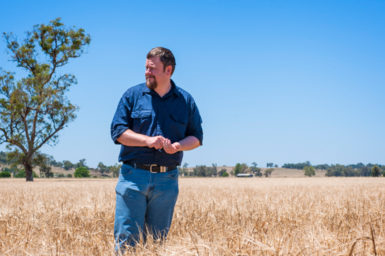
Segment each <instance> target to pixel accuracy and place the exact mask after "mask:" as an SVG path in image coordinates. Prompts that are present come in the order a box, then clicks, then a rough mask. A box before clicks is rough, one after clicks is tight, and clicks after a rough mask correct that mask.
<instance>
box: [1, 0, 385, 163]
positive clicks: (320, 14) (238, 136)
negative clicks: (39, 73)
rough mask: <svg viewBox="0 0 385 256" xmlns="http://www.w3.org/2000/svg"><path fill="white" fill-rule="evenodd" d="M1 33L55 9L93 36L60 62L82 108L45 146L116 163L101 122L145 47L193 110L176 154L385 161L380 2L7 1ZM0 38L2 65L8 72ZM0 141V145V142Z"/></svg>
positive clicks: (69, 156) (23, 27) (384, 40)
mask: <svg viewBox="0 0 385 256" xmlns="http://www.w3.org/2000/svg"><path fill="white" fill-rule="evenodd" d="M2 9H3V12H2V15H1V16H0V31H1V32H13V33H14V34H16V35H17V36H18V38H20V39H22V38H23V37H24V33H25V32H26V31H28V30H31V28H32V26H33V25H35V24H41V23H48V21H50V20H52V19H54V18H56V17H61V18H62V21H63V23H65V24H66V25H67V26H75V27H78V28H79V27H82V28H84V29H85V30H86V31H87V32H88V33H89V34H90V35H91V38H92V41H91V44H90V46H89V47H88V48H87V50H86V53H85V54H84V55H83V56H82V57H80V58H78V59H74V60H72V61H71V62H70V63H69V64H68V65H67V66H66V67H64V68H63V69H62V70H59V72H69V73H72V74H74V75H75V76H76V77H77V79H78V84H77V85H75V86H73V87H72V89H71V91H70V92H69V94H68V97H69V99H70V100H71V102H72V103H74V104H76V105H78V106H79V107H80V110H79V112H78V117H77V119H76V120H75V121H74V122H72V123H70V124H69V125H68V127H67V128H66V129H64V130H63V131H61V133H60V137H59V143H58V144H57V145H56V146H55V147H50V146H45V147H44V148H43V150H42V151H43V152H45V153H48V154H51V155H53V156H54V157H55V159H57V160H70V161H72V162H77V161H78V160H79V159H82V158H85V159H86V160H87V164H88V165H90V166H93V167H95V166H96V165H97V164H98V162H103V163H105V164H109V165H110V164H114V163H116V162H117V157H118V153H119V146H116V145H114V144H113V143H112V141H111V139H110V133H109V128H110V122H111V120H112V116H113V114H114V111H115V108H116V106H117V103H118V100H119V99H120V97H121V95H122V94H123V93H124V91H125V90H127V88H129V87H130V86H133V85H136V84H138V83H142V82H143V81H144V63H145V56H146V54H147V52H148V51H149V50H150V49H151V48H152V47H155V46H165V47H167V48H170V49H171V50H172V51H173V52H174V55H175V57H176V61H177V67H176V71H175V73H174V76H173V79H174V81H175V82H176V84H177V85H179V86H180V87H182V88H184V89H186V90H187V91H189V92H190V93H191V94H192V95H193V97H194V98H195V101H196V102H197V104H198V107H199V110H200V112H201V115H202V118H203V128H204V142H203V143H204V145H203V147H201V148H199V149H196V150H194V151H189V152H186V153H185V157H184V162H187V163H189V165H190V166H193V165H196V164H206V165H208V164H211V163H217V164H218V165H234V164H235V163H237V162H245V163H248V164H250V163H251V162H254V161H255V162H257V163H258V165H259V166H265V164H266V162H273V163H276V164H279V165H282V164H284V163H288V162H291V163H292V162H303V161H307V160H308V161H310V162H311V163H313V164H321V163H329V164H333V163H342V164H349V163H357V162H363V163H369V162H371V163H382V164H383V163H385V162H384V156H385V136H384V131H385V118H384V117H385V99H384V96H385V72H384V68H385V50H384V48H385V16H384V15H383V14H384V13H385V2H384V1H271V0H268V1H214V0H210V1H145V2H144V1H72V0H70V1H60V2H52V1H26V0H25V1H7V2H6V3H2ZM8 60H9V57H7V54H6V50H5V41H4V40H3V39H2V40H0V67H2V68H3V69H4V70H11V71H17V69H16V68H15V66H14V63H12V62H9V61H8ZM1 148H4V147H3V146H0V149H1Z"/></svg>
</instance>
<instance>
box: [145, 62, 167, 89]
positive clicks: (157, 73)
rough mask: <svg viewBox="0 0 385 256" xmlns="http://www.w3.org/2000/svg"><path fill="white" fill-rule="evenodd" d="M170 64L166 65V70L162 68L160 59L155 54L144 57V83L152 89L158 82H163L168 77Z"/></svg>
mask: <svg viewBox="0 0 385 256" xmlns="http://www.w3.org/2000/svg"><path fill="white" fill-rule="evenodd" d="M170 69H171V66H168V67H167V68H166V70H163V63H162V62H161V61H160V58H159V56H155V57H152V58H149V59H146V72H145V76H146V85H147V87H148V88H150V89H152V90H154V89H155V88H156V87H157V86H158V83H163V82H165V81H167V80H169V79H170V77H171V74H170Z"/></svg>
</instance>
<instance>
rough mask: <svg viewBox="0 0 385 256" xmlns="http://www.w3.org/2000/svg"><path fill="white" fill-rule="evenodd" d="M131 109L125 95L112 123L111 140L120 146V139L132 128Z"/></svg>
mask: <svg viewBox="0 0 385 256" xmlns="http://www.w3.org/2000/svg"><path fill="white" fill-rule="evenodd" d="M130 115H131V108H130V106H129V102H128V97H127V95H126V94H125V95H123V97H122V98H121V99H120V101H119V104H118V107H117V109H116V112H115V115H114V118H113V119H112V123H111V138H112V140H113V141H114V143H115V144H120V143H119V141H118V138H119V137H120V135H122V134H123V133H124V132H125V131H126V130H127V129H129V127H130V124H129V123H130Z"/></svg>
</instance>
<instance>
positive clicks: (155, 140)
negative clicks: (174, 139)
mask: <svg viewBox="0 0 385 256" xmlns="http://www.w3.org/2000/svg"><path fill="white" fill-rule="evenodd" d="M167 141H168V143H170V140H168V139H166V138H164V137H163V136H154V137H148V138H147V139H146V145H147V147H149V148H155V149H161V148H164V145H165V143H166V142H167Z"/></svg>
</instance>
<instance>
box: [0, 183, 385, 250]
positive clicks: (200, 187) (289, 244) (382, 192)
mask: <svg viewBox="0 0 385 256" xmlns="http://www.w3.org/2000/svg"><path fill="white" fill-rule="evenodd" d="M115 184H116V180H113V179H109V180H94V179H92V180H73V179H68V180H65V179H63V180H36V181H35V182H33V183H26V182H25V181H22V180H1V181H0V195H1V197H0V255H113V254H114V251H113V247H114V243H113V222H114V208H115V191H114V186H115ZM384 185H385V179H382V178H274V179H272V178H270V179H266V178H250V179H236V178H204V179H203V178H182V179H180V191H179V199H178V202H177V205H176V208H175V213H174V220H173V224H172V227H171V230H170V233H169V237H168V239H167V241H166V242H165V243H163V244H159V243H157V242H156V241H155V242H154V241H151V240H149V241H148V242H147V243H146V244H145V245H143V244H141V245H138V246H137V248H136V251H135V252H128V253H127V254H128V255H130V254H132V255H375V254H377V255H385V228H384V227H385V226H384V224H385V214H384V209H385V186H384Z"/></svg>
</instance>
